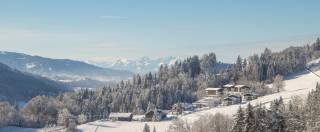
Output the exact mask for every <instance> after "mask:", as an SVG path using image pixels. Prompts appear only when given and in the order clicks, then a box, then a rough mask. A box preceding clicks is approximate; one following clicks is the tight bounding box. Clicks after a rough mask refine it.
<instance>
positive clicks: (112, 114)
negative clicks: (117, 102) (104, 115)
mask: <svg viewBox="0 0 320 132" xmlns="http://www.w3.org/2000/svg"><path fill="white" fill-rule="evenodd" d="M131 116H132V113H110V115H109V117H113V118H118V117H131Z"/></svg>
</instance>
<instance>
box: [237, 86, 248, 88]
mask: <svg viewBox="0 0 320 132" xmlns="http://www.w3.org/2000/svg"><path fill="white" fill-rule="evenodd" d="M235 87H237V88H243V87H248V86H246V85H236V86H235Z"/></svg>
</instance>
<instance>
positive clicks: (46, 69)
mask: <svg viewBox="0 0 320 132" xmlns="http://www.w3.org/2000/svg"><path fill="white" fill-rule="evenodd" d="M0 63H4V64H6V65H8V66H10V67H12V68H14V69H17V70H19V71H23V72H29V73H32V74H36V75H40V76H44V77H48V78H51V79H54V80H56V79H57V78H69V79H71V80H73V79H74V80H79V79H82V78H91V79H94V80H100V81H112V80H121V79H128V78H129V77H131V75H132V73H131V72H129V71H124V70H114V69H110V68H102V67H98V66H95V65H91V64H88V63H85V62H81V61H75V60H69V59H51V58H45V57H40V56H31V55H27V54H22V53H15V52H5V51H1V52H0Z"/></svg>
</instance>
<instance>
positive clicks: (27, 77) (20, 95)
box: [0, 63, 67, 101]
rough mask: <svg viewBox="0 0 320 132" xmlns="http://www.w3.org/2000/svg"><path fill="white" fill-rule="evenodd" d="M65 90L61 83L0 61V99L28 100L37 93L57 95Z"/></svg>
mask: <svg viewBox="0 0 320 132" xmlns="http://www.w3.org/2000/svg"><path fill="white" fill-rule="evenodd" d="M66 90H67V87H66V86H65V85H63V84H61V83H58V82H55V81H52V80H49V79H47V78H43V77H40V76H35V75H32V74H29V73H24V72H20V71H18V70H15V69H12V68H10V67H9V66H7V65H5V64H2V63H0V100H7V101H28V100H30V99H31V98H32V97H34V96H37V95H57V94H58V93H59V92H63V91H66Z"/></svg>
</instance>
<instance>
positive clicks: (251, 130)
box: [244, 103, 256, 132]
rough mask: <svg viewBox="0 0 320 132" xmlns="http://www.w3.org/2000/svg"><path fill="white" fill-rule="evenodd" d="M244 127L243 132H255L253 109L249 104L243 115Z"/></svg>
mask: <svg viewBox="0 0 320 132" xmlns="http://www.w3.org/2000/svg"><path fill="white" fill-rule="evenodd" d="M244 123H245V125H244V126H245V127H244V131H245V132H255V130H256V129H255V118H254V113H253V107H252V105H251V104H250V103H249V104H248V106H247V109H246V113H245V120H244Z"/></svg>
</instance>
